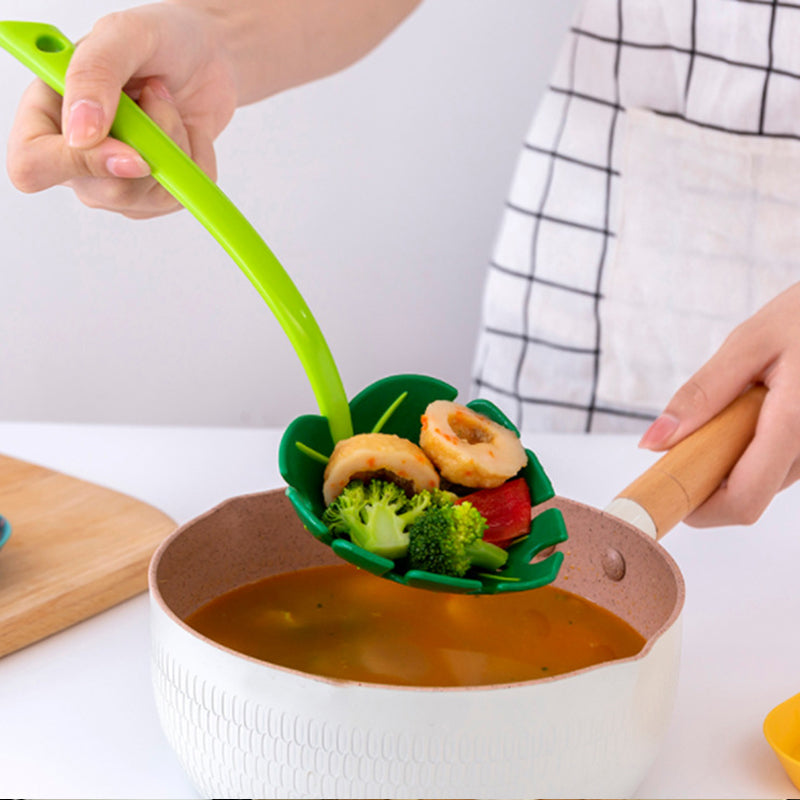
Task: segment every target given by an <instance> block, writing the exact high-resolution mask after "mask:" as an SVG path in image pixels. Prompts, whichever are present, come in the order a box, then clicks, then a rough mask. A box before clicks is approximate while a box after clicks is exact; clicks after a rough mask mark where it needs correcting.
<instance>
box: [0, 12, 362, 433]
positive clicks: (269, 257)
mask: <svg viewBox="0 0 800 800" xmlns="http://www.w3.org/2000/svg"><path fill="white" fill-rule="evenodd" d="M0 46H2V47H4V48H5V49H6V50H8V52H9V53H11V55H13V56H14V57H15V58H17V59H18V60H19V61H21V62H22V63H23V64H24V65H25V66H26V67H28V69H30V70H31V71H32V72H33V73H34V74H36V75H37V76H38V77H40V78H41V79H42V80H43V81H44V82H45V83H46V84H47V85H48V86H50V87H51V88H52V89H54V90H55V91H56V92H58V93H59V94H62V95H63V94H64V79H65V76H66V73H67V66H68V65H69V61H70V59H71V57H72V54H73V52H74V50H75V47H74V45H73V44H72V42H70V40H69V39H68V38H67V37H66V36H64V34H63V33H61V32H60V31H59V30H58V29H57V28H54V27H53V26H52V25H46V24H43V23H38V22H12V21H8V22H0ZM111 133H112V135H113V136H114V137H115V138H117V139H120V140H121V141H123V142H125V143H126V144H129V145H130V146H131V147H133V148H135V149H136V150H137V151H138V152H139V153H140V154H141V155H142V157H143V158H144V159H145V161H147V163H148V164H149V166H150V170H151V173H152V175H153V177H154V178H155V179H156V180H157V181H158V182H159V183H160V184H161V185H162V186H163V187H164V188H165V189H166V190H167V191H168V192H170V194H172V195H173V196H174V197H175V198H176V199H177V200H178V201H179V202H180V203H181V204H182V205H184V206H185V207H186V208H187V209H188V210H189V211H191V213H192V214H194V216H195V217H197V219H198V220H199V221H200V222H201V223H202V224H203V226H204V227H205V228H206V229H207V230H208V231H209V233H211V235H212V236H213V237H214V238H215V239H216V240H217V241H218V242H219V243H220V244H221V245H222V246H223V247H224V248H225V250H226V251H227V252H228V254H229V255H230V256H231V258H233V260H234V261H235V262H236V263H237V264H238V265H239V267H240V268H241V270H242V271H243V272H244V274H245V275H247V277H248V278H249V279H250V281H251V283H252V284H253V286H255V288H256V289H257V290H258V293H259V294H260V295H261V296H262V297H263V298H264V300H265V301H266V302H267V305H268V306H269V307H270V309H271V310H272V312H273V314H275V317H276V318H277V320H278V322H279V323H280V324H281V327H282V328H283V330H284V332H285V333H286V335H287V336H288V337H289V340H290V341H291V343H292V345H293V346H294V349H295V350H296V351H297V354H298V356H299V357H300V361H301V362H302V364H303V368H304V369H305V371H306V374H307V375H308V379H309V381H310V382H311V387H312V389H313V390H314V395H315V397H316V399H317V403H318V405H319V408H320V412H321V413H322V415H323V416H324V417H326V418H327V420H328V423H329V425H330V428H331V435H332V437H333V440H334V442H337V441H339V440H340V439H344V438H347V437H348V436H351V435H352V433H353V427H352V422H351V419H350V409H349V407H348V404H347V396H346V394H345V391H344V387H343V386H342V380H341V377H340V376H339V372H338V370H337V368H336V364H335V363H334V360H333V356H332V355H331V352H330V350H329V348H328V345H327V343H326V342H325V339H324V337H323V335H322V332H321V331H320V329H319V326H318V325H317V322H316V320H315V319H314V317H313V315H312V314H311V311H310V310H309V308H308V306H307V305H306V302H305V300H304V299H303V296H302V295H301V294H300V292H299V291H298V290H297V287H296V286H295V285H294V283H293V282H292V279H291V278H290V277H289V276H288V274H287V273H286V270H284V268H283V267H282V266H281V264H280V262H279V261H278V259H277V258H276V257H275V255H274V253H273V252H272V251H271V250H270V249H269V247H267V244H266V243H265V242H264V240H263V239H262V238H261V236H259V234H258V232H257V231H256V230H255V228H253V226H252V225H251V224H250V223H249V222H248V221H247V219H246V218H245V217H244V215H243V214H242V213H241V212H240V211H239V209H238V208H236V206H235V205H234V204H233V203H232V202H231V201H230V200H229V199H228V197H227V196H226V195H225V194H224V193H223V192H222V191H221V190H220V189H219V187H217V186H216V184H214V182H213V181H211V180H210V179H209V178H208V177H207V176H206V175H205V174H204V173H203V171H202V170H201V169H200V168H199V167H198V166H197V165H196V164H195V163H194V162H193V161H192V160H191V159H190V158H189V157H188V156H187V155H186V154H185V153H184V152H183V151H182V150H181V149H180V148H179V147H178V146H177V145H176V144H175V143H174V142H173V141H172V140H171V139H170V138H169V137H168V136H167V135H166V134H165V133H164V132H163V131H162V130H161V129H160V128H159V127H158V126H157V125H156V124H155V123H154V122H153V121H152V120H151V119H150V117H148V116H147V114H145V113H144V112H143V111H142V110H141V109H140V108H139V106H137V105H136V103H134V102H133V100H131V98H130V97H128V96H127V95H126V94H124V93H123V94H122V95H121V97H120V103H119V109H118V111H117V116H116V117H115V119H114V124H113V126H112V128H111Z"/></svg>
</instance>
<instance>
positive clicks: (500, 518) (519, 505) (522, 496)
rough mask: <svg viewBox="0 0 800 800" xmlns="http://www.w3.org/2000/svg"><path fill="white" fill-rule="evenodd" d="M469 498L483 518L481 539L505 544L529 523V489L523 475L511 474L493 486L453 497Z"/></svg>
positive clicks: (462, 499) (465, 499)
mask: <svg viewBox="0 0 800 800" xmlns="http://www.w3.org/2000/svg"><path fill="white" fill-rule="evenodd" d="M464 501H469V502H470V503H472V505H473V506H475V508H477V509H478V511H479V512H480V513H481V514H482V515H483V516H484V517H485V518H486V522H487V525H486V530H485V531H484V533H483V538H484V541H487V542H491V543H492V544H496V545H498V546H499V547H507V546H508V545H510V544H511V542H513V541H514V540H515V539H518V538H519V537H520V536H524V535H525V534H527V533H528V531H529V530H530V527H531V492H530V489H529V488H528V483H527V481H526V480H525V479H524V478H514V479H513V480H510V481H506V482H505V483H504V484H502V485H501V486H497V487H496V488H494V489H479V490H478V491H477V492H472V493H471V494H468V495H465V496H464V497H461V498H459V499H458V500H457V502H459V503H463V502H464Z"/></svg>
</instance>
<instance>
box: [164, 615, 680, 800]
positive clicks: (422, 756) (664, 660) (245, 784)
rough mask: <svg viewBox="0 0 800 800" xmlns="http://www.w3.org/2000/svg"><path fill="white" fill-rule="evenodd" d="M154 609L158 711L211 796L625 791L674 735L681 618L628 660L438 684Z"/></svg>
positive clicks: (592, 793) (444, 795)
mask: <svg viewBox="0 0 800 800" xmlns="http://www.w3.org/2000/svg"><path fill="white" fill-rule="evenodd" d="M151 608H152V637H153V653H152V667H153V681H154V686H155V696H156V703H157V707H158V712H159V715H160V718H161V722H162V725H163V728H164V731H165V733H166V736H167V738H168V740H169V742H170V744H171V745H172V747H173V748H174V750H175V752H176V753H177V755H178V757H179V759H180V761H181V763H182V764H183V766H184V768H185V769H186V771H187V773H188V775H189V776H190V778H191V780H192V781H193V783H194V784H195V786H196V787H197V789H198V791H200V792H201V793H202V794H203V795H204V796H206V797H215V798H221V797H224V798H237V797H242V798H256V797H258V798H302V797H307V798H323V797H324V798H353V797H362V798H468V797H469V798H476V799H477V798H496V799H500V798H544V797H616V798H620V797H629V796H631V795H632V794H633V793H634V792H635V791H636V788H637V786H638V785H639V783H640V782H641V780H642V779H643V777H644V775H645V774H646V772H647V770H648V769H649V767H650V765H651V763H652V762H653V760H654V758H655V755H656V753H657V751H658V748H659V746H660V744H661V741H662V739H663V736H664V735H665V732H666V728H667V725H668V722H669V718H670V714H671V711H672V706H673V700H674V695H675V688H676V683H677V676H678V662H679V657H680V642H681V632H680V628H681V619H680V617H678V619H677V620H676V621H675V622H673V624H672V625H671V626H670V627H669V628H667V630H666V631H665V632H664V633H662V635H661V636H660V637H658V638H657V639H656V640H654V641H652V642H651V643H650V644H649V645H648V647H647V648H646V650H645V651H644V652H643V653H642V654H640V655H639V656H637V657H635V658H632V659H627V660H624V661H618V662H613V663H609V664H607V665H604V666H600V667H594V668H591V669H588V670H584V671H581V672H576V673H571V674H570V675H568V676H563V677H556V678H550V679H545V680H540V681H534V682H529V683H525V684H516V685H512V686H504V687H493V688H469V689H447V690H435V689H406V688H398V687H387V686H373V685H368V684H355V683H343V682H337V681H328V680H324V679H318V678H314V677H310V676H307V675H303V674H301V673H297V672H293V671H291V670H287V669H283V668H279V667H275V666H272V665H269V664H266V663H263V662H259V661H257V660H255V659H251V658H248V657H245V656H242V655H240V654H237V653H234V652H233V651H230V650H227V649H226V648H223V647H221V646H219V645H216V644H214V643H212V642H210V641H209V640H207V639H204V638H203V637H201V636H199V635H197V634H195V633H194V632H193V631H191V629H189V628H188V627H186V626H185V625H184V624H183V623H182V622H180V620H178V619H177V617H174V616H173V615H172V614H171V613H170V612H167V611H165V610H164V609H163V608H161V607H159V605H158V603H156V602H155V601H153V602H151Z"/></svg>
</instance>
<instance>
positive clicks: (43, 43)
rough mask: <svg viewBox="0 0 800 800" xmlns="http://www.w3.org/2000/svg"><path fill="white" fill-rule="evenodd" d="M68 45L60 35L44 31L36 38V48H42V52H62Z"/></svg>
mask: <svg viewBox="0 0 800 800" xmlns="http://www.w3.org/2000/svg"><path fill="white" fill-rule="evenodd" d="M66 46H67V45H66V44H65V43H64V41H63V40H62V39H59V38H58V36H55V35H53V34H52V33H43V34H42V35H41V36H40V37H39V38H38V39H37V40H36V49H37V50H40V51H41V52H42V53H60V52H61V51H62V50H64V49H66Z"/></svg>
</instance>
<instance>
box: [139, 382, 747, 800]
mask: <svg viewBox="0 0 800 800" xmlns="http://www.w3.org/2000/svg"><path fill="white" fill-rule="evenodd" d="M758 401H759V402H760V397H759V398H758ZM748 413H749V416H750V421H749V423H748V425H749V426H750V427H749V433H745V434H744V438H742V437H741V436H740V437H738V438H737V437H732V436H727V437H723V439H722V440H721V442H722V449H723V450H729V451H730V452H729V453H728V454H727V455H726V456H725V458H724V459H723V460H722V461H720V459H719V458H717V457H716V456H713V457H712V462H714V463H712V464H710V465H707V464H706V462H705V461H703V460H697V457H696V456H694V455H692V456H689V457H682V456H680V454H679V453H678V451H677V449H676V451H673V452H670V453H669V454H668V455H667V456H665V457H664V459H662V460H661V461H659V462H658V463H657V464H656V465H655V466H654V467H652V468H651V469H650V470H648V472H647V473H645V474H644V475H643V476H642V478H640V479H639V480H638V481H635V482H634V484H631V487H629V488H628V490H626V491H624V492H622V493H621V494H622V495H625V498H623V499H621V500H616V501H615V502H614V503H613V504H612V505H613V506H614V510H615V512H616V513H619V514H623V515H628V516H632V517H634V518H636V519H638V520H639V524H640V525H642V526H643V527H649V528H650V529H651V533H655V534H659V533H663V532H665V531H666V530H667V529H668V528H669V527H670V526H671V525H672V524H674V523H675V522H677V520H678V519H680V518H682V516H684V515H685V514H686V513H688V511H687V510H686V509H689V508H692V507H694V506H695V505H697V504H698V502H699V500H698V497H701V496H702V494H705V495H706V496H707V495H708V494H709V493H710V491H711V490H712V489H713V488H714V486H716V485H718V484H719V480H720V478H721V477H722V476H724V474H726V471H727V469H729V464H730V463H732V461H731V459H733V460H735V457H736V453H738V452H741V449H742V448H743V447H744V445H745V444H746V442H747V441H749V437H750V436H751V435H752V420H753V418H754V415H755V414H757V407H755V410H752V408H751V410H750V411H749V412H748ZM701 433H702V432H701ZM734 440H735V442H734ZM731 442H734V444H731ZM734 445H735V446H734ZM731 448H733V449H732V450H731ZM700 451H701V453H700V455H701V456H702V457H705V456H707V455H708V454H709V453H711V452H715V448H709V447H707V446H705V445H704V444H703V445H702V446H701V447H700ZM676 457H677V460H678V461H683V462H687V463H688V464H689V465H690V466H691V465H695V466H699V469H697V470H695V471H694V472H695V474H697V475H699V480H700V482H701V483H705V484H706V488H703V489H702V490H701V495H696V493H695V492H696V488H695V484H694V483H691V484H687V485H684V484H682V483H681V481H680V479H679V478H678V479H676V477H675V475H674V474H673V470H672V468H671V466H670V465H671V464H674V461H675V459H676ZM665 459H667V461H666V466H664V465H663V464H662V462H664V461H665ZM659 465H662V466H659ZM685 465H686V464H684V466H685ZM709 476H711V477H709ZM654 482H655V493H654V494H653V492H652V489H653V483H654ZM709 482H710V484H713V485H712V486H711V488H710V489H709V488H708V484H709ZM676 486H677V487H678V488H677V490H676V489H675V488H674V487H676ZM643 496H644V497H647V496H650V500H651V501H652V502H651V501H648V500H644V501H642V497H643ZM664 497H667V498H671V499H668V501H663V498H664ZM548 504H549V505H556V506H557V507H558V508H560V509H561V511H562V513H563V514H564V518H565V521H566V524H567V530H568V531H569V539H568V541H566V542H564V543H563V544H561V545H559V547H560V548H561V549H562V550H563V552H564V554H565V559H564V564H563V566H562V569H561V571H560V573H559V576H558V578H557V580H556V582H555V584H554V585H556V586H559V587H561V588H564V589H566V590H568V591H570V592H573V593H576V594H579V595H582V596H583V597H585V598H587V599H589V600H591V601H593V602H595V603H597V604H598V605H600V606H602V607H604V608H606V609H608V610H610V611H612V612H613V613H615V614H616V615H617V616H619V617H621V618H622V619H624V620H626V621H627V622H628V623H630V624H631V625H632V626H633V627H634V628H636V629H637V630H638V631H639V632H640V633H642V634H643V636H644V637H645V638H646V644H645V646H644V648H643V650H642V651H641V652H640V653H639V654H638V655H636V656H634V657H631V658H626V659H622V660H617V661H611V662H605V663H603V664H598V665H595V666H592V667H589V668H586V669H582V670H578V671H575V672H572V673H568V674H565V675H560V676H555V677H552V678H544V679H538V680H533V681H528V682H523V683H515V684H508V685H493V686H476V687H455V688H449V687H448V688H413V687H399V686H391V685H378V684H367V683H356V682H348V681H340V680H333V679H328V678H324V677H320V676H316V675H311V674H306V673H302V672H298V671H295V670H292V669H289V668H285V667H281V666H276V665H273V664H270V663H266V662H263V661H259V660H256V659H254V658H251V657H249V656H245V655H242V654H240V653H237V652H235V651H233V650H230V649H228V648H226V647H224V646H222V645H219V644H217V643H215V642H213V641H211V640H209V639H207V638H205V637H203V636H202V635H200V634H198V633H197V632H195V631H194V630H193V629H191V628H190V627H189V626H188V625H186V624H185V622H184V621H183V620H184V619H185V618H186V617H187V616H188V615H189V614H190V613H191V612H192V611H194V610H195V609H196V608H198V607H199V606H200V605H202V604H204V603H205V602H207V601H209V600H211V599H212V598H214V597H216V596H218V595H220V594H221V593H223V592H226V591H228V590H230V589H233V588H236V587H238V586H241V585H242V584H245V583H248V582H251V581H254V580H257V579H259V578H262V577H265V576H268V575H272V574H276V573H281V572H286V571H290V570H296V569H301V568H304V567H310V566H317V565H326V564H335V563H341V562H340V561H339V559H338V558H337V556H336V555H335V554H334V553H333V552H332V551H331V550H330V548H328V547H326V546H324V545H322V544H321V543H320V542H318V541H317V540H316V539H314V538H313V537H312V536H310V535H309V534H308V532H307V531H305V529H304V528H303V527H302V525H301V524H300V522H299V521H298V519H297V516H296V515H295V513H294V510H293V508H292V506H291V504H290V503H289V501H288V500H287V499H286V497H285V495H284V492H283V491H282V490H275V491H269V492H264V493H258V494H252V495H247V496H242V497H236V498H233V499H230V500H228V501H226V502H224V503H222V504H221V505H219V506H217V507H216V508H214V509H212V510H211V511H209V512H207V513H206V514H204V515H202V516H201V517H199V518H197V519H195V520H193V521H191V522H189V523H188V524H186V525H184V526H183V527H181V528H180V529H178V530H177V531H176V532H175V533H174V534H172V535H171V536H170V537H169V538H167V539H166V540H165V541H164V542H163V543H162V545H161V546H160V547H159V549H158V550H157V552H156V553H155V555H154V557H153V560H152V563H151V567H150V576H149V577H150V594H151V608H152V669H153V680H154V687H155V697H156V704H157V708H158V713H159V716H160V719H161V723H162V726H163V729H164V731H165V733H166V736H167V739H168V740H169V742H170V744H171V746H172V747H173V749H174V750H175V752H176V754H177V755H178V758H179V759H180V761H181V763H182V765H183V767H184V768H185V770H186V772H187V773H188V775H189V776H190V778H191V780H192V782H193V783H194V784H195V786H196V787H197V789H198V791H200V792H201V793H202V794H203V795H204V796H206V797H246V798H252V797H263V798H268V797H280V798H295V797H311V798H322V797H341V798H350V797H366V798H384V797H385V798H466V797H471V798H534V797H539V798H541V797H580V796H583V797H626V796H631V795H632V794H633V793H634V792H635V790H636V788H637V786H638V785H639V783H640V782H641V780H642V779H643V777H644V775H645V774H646V772H647V770H648V768H649V767H650V765H651V763H652V761H653V759H654V758H655V755H656V753H657V751H658V748H659V745H660V743H661V741H662V739H663V736H664V734H665V732H666V728H667V725H668V722H669V718H670V714H671V711H672V705H673V699H674V694H675V688H676V684H677V678H678V666H679V654H680V641H681V609H682V607H683V601H684V584H683V579H682V577H681V574H680V571H679V569H678V567H677V566H676V564H675V563H674V562H673V560H672V558H671V557H670V556H669V554H668V553H667V552H666V551H665V550H664V549H663V548H662V547H661V546H660V545H659V544H658V542H657V541H655V540H654V538H653V536H652V535H648V534H647V533H644V532H643V531H641V530H639V528H637V527H636V526H634V525H632V524H630V523H628V522H624V521H623V520H621V519H619V518H618V517H617V516H614V515H612V514H609V513H606V512H602V511H598V510H595V509H593V508H590V507H588V506H586V505H583V504H581V503H578V502H575V501H572V500H569V499H566V498H560V497H557V498H555V499H554V500H551V501H549V503H548ZM631 509H633V514H631ZM648 512H650V513H648ZM642 520H644V522H642ZM409 591H420V590H413V589H409ZM521 635H524V632H521Z"/></svg>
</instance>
